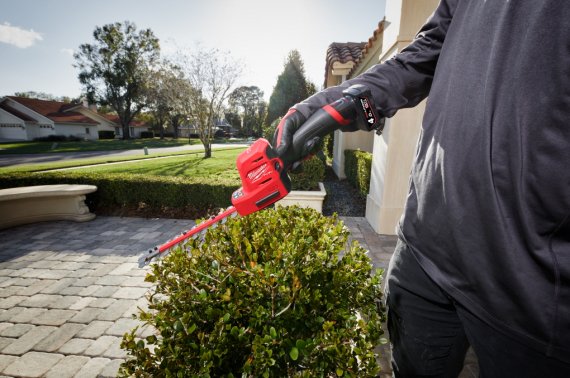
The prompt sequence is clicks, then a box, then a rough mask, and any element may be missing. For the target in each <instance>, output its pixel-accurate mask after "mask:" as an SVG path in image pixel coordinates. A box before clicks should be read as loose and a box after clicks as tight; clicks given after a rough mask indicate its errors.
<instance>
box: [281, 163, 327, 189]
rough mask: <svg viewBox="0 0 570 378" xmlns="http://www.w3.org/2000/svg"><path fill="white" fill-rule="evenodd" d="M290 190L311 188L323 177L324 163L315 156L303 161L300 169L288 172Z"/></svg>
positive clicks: (315, 186)
mask: <svg viewBox="0 0 570 378" xmlns="http://www.w3.org/2000/svg"><path fill="white" fill-rule="evenodd" d="M289 177H291V187H292V190H313V189H317V188H318V186H319V184H318V183H319V181H323V179H324V178H325V164H324V163H323V162H322V161H321V159H319V158H318V157H316V156H312V157H310V158H309V159H307V160H305V161H303V163H302V170H301V171H300V172H298V173H293V172H291V173H289Z"/></svg>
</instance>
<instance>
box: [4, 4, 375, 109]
mask: <svg viewBox="0 0 570 378" xmlns="http://www.w3.org/2000/svg"><path fill="white" fill-rule="evenodd" d="M385 2H386V0H352V1H346V0H344V1H341V0H304V1H303V0H282V1H274V0H204V1H199V0H153V1H151V0H97V1H89V2H84V1H83V2H82V1H76V0H75V1H71V0H17V1H16V0H0V57H1V58H0V96H2V95H12V94H14V93H15V92H26V91H36V92H45V93H49V94H52V95H54V96H67V97H72V98H74V97H78V96H79V95H80V94H81V89H82V88H81V86H80V84H79V81H78V79H77V74H78V70H77V68H75V67H73V64H74V63H75V60H74V59H73V52H74V51H77V49H78V47H79V46H80V45H81V44H83V43H92V42H93V41H94V40H93V30H94V29H95V27H96V26H103V25H105V24H108V23H113V22H123V21H131V22H134V23H135V24H136V26H137V28H138V29H146V28H150V29H152V31H153V32H154V34H155V35H156V37H158V39H159V40H160V45H161V55H162V56H168V55H172V54H173V53H174V52H176V51H178V50H186V51H188V50H190V51H191V49H192V48H195V46H196V44H199V45H200V46H202V47H203V48H208V49H209V48H218V49H220V50H224V51H227V52H229V53H230V54H231V56H232V57H233V58H234V59H236V60H237V61H239V62H240V63H241V64H242V66H243V74H242V75H241V77H240V80H239V85H256V86H258V87H260V88H261V89H262V90H263V91H264V94H265V98H266V100H268V99H269V96H270V95H271V92H272V90H273V87H274V86H275V84H276V82H277V76H278V75H279V74H280V73H281V72H282V70H283V65H284V62H285V59H286V57H287V54H288V52H289V51H291V50H293V49H297V50H298V51H299V52H300V53H301V57H302V59H303V61H304V64H305V73H306V76H307V78H308V79H309V80H311V81H312V82H313V83H315V84H316V85H317V88H321V86H322V84H323V81H324V69H325V62H326V51H327V47H328V46H329V45H330V44H331V43H332V42H364V41H367V40H368V38H370V37H371V36H372V33H373V31H374V30H375V29H376V27H377V26H378V22H380V20H382V18H383V17H384V10H385Z"/></svg>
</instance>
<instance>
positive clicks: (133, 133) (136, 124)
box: [99, 114, 151, 138]
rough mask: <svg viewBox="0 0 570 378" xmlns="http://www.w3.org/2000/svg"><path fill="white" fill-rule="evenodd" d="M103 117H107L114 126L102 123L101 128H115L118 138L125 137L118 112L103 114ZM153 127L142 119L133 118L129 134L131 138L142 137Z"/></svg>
mask: <svg viewBox="0 0 570 378" xmlns="http://www.w3.org/2000/svg"><path fill="white" fill-rule="evenodd" d="M103 117H105V118H106V120H107V121H110V122H111V123H112V125H113V126H112V128H110V127H109V126H107V125H103V124H101V125H100V127H99V130H113V131H115V136H116V137H117V138H122V137H123V128H122V126H121V121H120V120H119V116H118V115H116V114H103ZM150 130H151V128H150V127H149V126H148V125H147V124H146V123H144V122H142V121H137V120H133V121H131V123H130V124H129V135H130V137H131V138H140V137H141V133H142V132H144V131H150Z"/></svg>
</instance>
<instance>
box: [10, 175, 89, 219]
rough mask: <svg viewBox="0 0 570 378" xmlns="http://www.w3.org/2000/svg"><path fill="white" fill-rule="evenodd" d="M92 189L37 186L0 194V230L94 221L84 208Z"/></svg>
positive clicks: (85, 187) (66, 186)
mask: <svg viewBox="0 0 570 378" xmlns="http://www.w3.org/2000/svg"><path fill="white" fill-rule="evenodd" d="M96 190H97V187H96V186H93V185H67V184H65V185H39V186H25V187H21V188H10V189H2V190H0V229H3V228H8V227H12V226H17V225H21V224H28V223H34V222H42V221H50V220H72V221H76V222H86V221H89V220H92V219H93V218H95V214H93V213H90V212H89V208H88V207H87V205H85V202H84V201H85V195H86V194H87V193H92V192H94V191H96Z"/></svg>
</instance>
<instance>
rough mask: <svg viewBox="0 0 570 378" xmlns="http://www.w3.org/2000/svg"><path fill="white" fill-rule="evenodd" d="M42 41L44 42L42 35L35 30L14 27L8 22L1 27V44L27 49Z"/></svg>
mask: <svg viewBox="0 0 570 378" xmlns="http://www.w3.org/2000/svg"><path fill="white" fill-rule="evenodd" d="M41 40H43V37H42V35H41V34H40V33H38V32H35V31H34V30H33V29H30V30H24V29H22V28H20V27H18V26H12V25H10V24H9V23H7V22H5V23H4V24H1V25H0V42H4V43H7V44H9V45H14V46H16V47H19V48H21V49H25V48H28V47H31V46H33V45H34V43H36V42H37V41H41Z"/></svg>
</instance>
